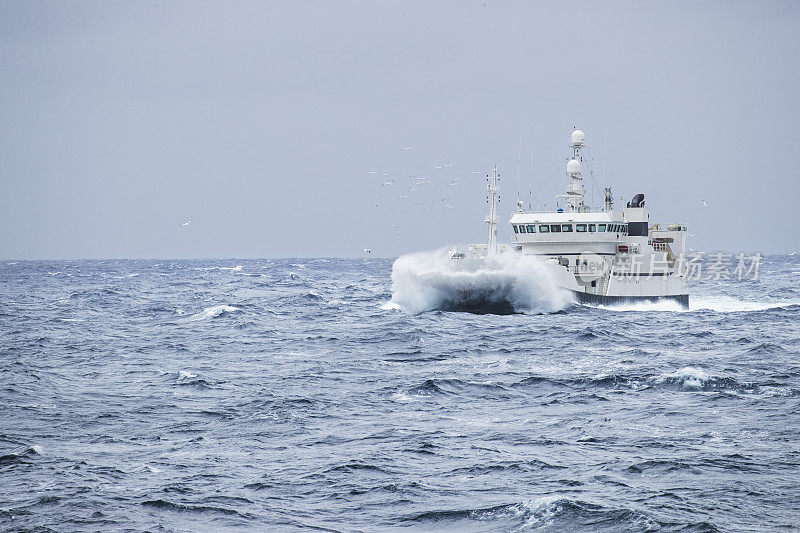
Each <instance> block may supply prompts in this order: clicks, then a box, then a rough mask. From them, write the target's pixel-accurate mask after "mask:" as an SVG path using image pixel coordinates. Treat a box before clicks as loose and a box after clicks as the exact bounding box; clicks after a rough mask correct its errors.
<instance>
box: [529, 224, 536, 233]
mask: <svg viewBox="0 0 800 533" xmlns="http://www.w3.org/2000/svg"><path fill="white" fill-rule="evenodd" d="M528 233H536V226H534V225H533V224H528Z"/></svg>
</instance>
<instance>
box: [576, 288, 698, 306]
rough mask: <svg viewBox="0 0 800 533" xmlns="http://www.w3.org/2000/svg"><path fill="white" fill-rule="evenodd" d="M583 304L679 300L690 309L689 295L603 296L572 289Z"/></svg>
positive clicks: (680, 303) (679, 303)
mask: <svg viewBox="0 0 800 533" xmlns="http://www.w3.org/2000/svg"><path fill="white" fill-rule="evenodd" d="M572 292H573V294H575V296H576V297H577V298H578V301H579V302H580V303H582V304H599V305H620V304H636V303H658V302H677V303H678V305H680V306H681V307H683V308H684V309H689V295H688V294H676V295H674V296H601V295H599V294H589V293H587V292H578V291H572Z"/></svg>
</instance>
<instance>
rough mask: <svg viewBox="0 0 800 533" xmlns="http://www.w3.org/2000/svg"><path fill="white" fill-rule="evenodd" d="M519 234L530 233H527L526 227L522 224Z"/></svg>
mask: <svg viewBox="0 0 800 533" xmlns="http://www.w3.org/2000/svg"><path fill="white" fill-rule="evenodd" d="M519 232H520V233H528V232H527V231H525V226H523V225H522V224H520V225H519Z"/></svg>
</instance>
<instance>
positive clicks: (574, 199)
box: [558, 129, 589, 213]
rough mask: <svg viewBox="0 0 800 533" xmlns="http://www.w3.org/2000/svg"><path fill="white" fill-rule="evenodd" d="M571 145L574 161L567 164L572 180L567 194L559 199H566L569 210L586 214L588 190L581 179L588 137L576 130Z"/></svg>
mask: <svg viewBox="0 0 800 533" xmlns="http://www.w3.org/2000/svg"><path fill="white" fill-rule="evenodd" d="M570 144H571V145H572V159H570V160H569V162H568V163H567V174H568V175H569V177H570V178H571V179H572V181H571V182H570V183H568V184H567V190H566V194H563V195H561V194H560V195H558V197H559V198H565V199H566V201H565V204H566V205H565V206H564V207H566V208H567V210H569V211H572V212H577V213H584V212H586V211H588V210H589V208H588V207H587V206H586V205H585V204H584V203H583V197H584V195H586V189H585V188H584V186H583V178H582V177H581V162H582V161H583V157H582V156H581V148H582V147H583V146H584V145H585V144H586V135H584V133H583V132H582V131H581V130H577V129H576V130H574V131H573V132H572V135H571V137H570Z"/></svg>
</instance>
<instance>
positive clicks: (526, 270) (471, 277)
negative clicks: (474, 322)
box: [384, 249, 573, 314]
mask: <svg viewBox="0 0 800 533" xmlns="http://www.w3.org/2000/svg"><path fill="white" fill-rule="evenodd" d="M391 303H393V304H395V305H396V306H398V307H399V308H400V309H402V310H403V311H405V312H407V313H410V314H418V313H422V312H425V311H433V310H442V311H467V312H473V313H495V314H509V313H520V312H532V313H552V312H556V311H560V310H563V309H566V308H567V307H568V306H569V305H570V304H572V303H573V299H572V297H571V296H570V295H569V293H568V292H567V291H564V290H563V289H560V288H559V287H558V286H557V285H556V284H555V282H554V280H553V279H552V277H551V274H550V272H549V271H548V270H547V268H546V267H545V266H544V265H543V264H541V262H539V261H538V260H536V259H532V258H529V257H524V256H521V255H518V254H505V255H503V254H501V255H497V256H495V257H492V258H491V259H489V260H488V261H486V262H483V261H480V262H476V263H470V262H463V261H460V260H453V259H450V258H449V257H448V255H447V252H446V250H444V249H442V250H438V251H434V252H418V253H413V254H408V255H403V256H401V257H399V258H398V259H397V260H396V261H395V262H394V264H393V265H392V299H391ZM384 305H387V307H386V308H387V309H389V308H390V307H389V306H388V304H384Z"/></svg>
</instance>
